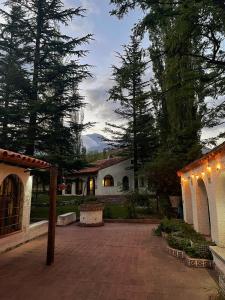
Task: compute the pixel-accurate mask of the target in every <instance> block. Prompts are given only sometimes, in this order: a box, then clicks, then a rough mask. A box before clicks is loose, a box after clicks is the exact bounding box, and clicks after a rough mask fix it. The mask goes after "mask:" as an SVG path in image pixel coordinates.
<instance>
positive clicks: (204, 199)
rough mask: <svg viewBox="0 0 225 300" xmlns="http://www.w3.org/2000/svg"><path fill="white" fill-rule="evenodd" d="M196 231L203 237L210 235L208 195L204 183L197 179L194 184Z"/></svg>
mask: <svg viewBox="0 0 225 300" xmlns="http://www.w3.org/2000/svg"><path fill="white" fill-rule="evenodd" d="M196 209H197V224H198V225H197V230H198V232H200V233H202V234H204V235H208V236H210V235H211V224H210V212H209V202H208V195H207V190H206V186H205V183H204V181H203V180H202V179H201V178H199V179H198V180H197V183H196Z"/></svg>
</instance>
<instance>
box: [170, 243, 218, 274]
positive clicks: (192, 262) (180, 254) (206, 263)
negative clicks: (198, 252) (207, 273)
mask: <svg viewBox="0 0 225 300" xmlns="http://www.w3.org/2000/svg"><path fill="white" fill-rule="evenodd" d="M167 252H168V253H169V254H170V255H172V256H174V257H176V258H179V259H181V260H183V262H184V263H185V265H186V266H187V267H189V268H207V269H212V268H213V267H214V263H213V260H209V259H202V258H192V257H190V256H188V255H187V254H186V253H185V252H184V251H181V250H178V249H174V248H171V247H169V246H167Z"/></svg>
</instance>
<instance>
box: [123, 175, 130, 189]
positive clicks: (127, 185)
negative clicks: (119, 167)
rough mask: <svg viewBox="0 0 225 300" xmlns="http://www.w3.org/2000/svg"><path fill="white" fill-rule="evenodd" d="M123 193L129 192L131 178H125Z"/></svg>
mask: <svg viewBox="0 0 225 300" xmlns="http://www.w3.org/2000/svg"><path fill="white" fill-rule="evenodd" d="M123 191H129V178H128V176H124V177H123Z"/></svg>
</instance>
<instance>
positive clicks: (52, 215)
mask: <svg viewBox="0 0 225 300" xmlns="http://www.w3.org/2000/svg"><path fill="white" fill-rule="evenodd" d="M57 174H58V170H57V168H56V167H55V166H51V167H50V188H49V219H48V222H49V223H48V246H47V261H46V264H47V265H48V266H50V265H51V264H52V263H53V262H54V253H55V226H56V192H57Z"/></svg>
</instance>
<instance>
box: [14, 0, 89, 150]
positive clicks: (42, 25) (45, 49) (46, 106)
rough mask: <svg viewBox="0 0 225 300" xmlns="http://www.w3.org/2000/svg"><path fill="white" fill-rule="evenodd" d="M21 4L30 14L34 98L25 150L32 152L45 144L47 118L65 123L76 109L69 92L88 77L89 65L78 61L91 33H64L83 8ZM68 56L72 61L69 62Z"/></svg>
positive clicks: (39, 0) (37, 0)
mask: <svg viewBox="0 0 225 300" xmlns="http://www.w3.org/2000/svg"><path fill="white" fill-rule="evenodd" d="M18 3H20V5H21V7H23V9H24V10H25V11H26V14H27V16H29V33H30V34H29V35H28V36H27V39H29V40H30V44H31V47H32V52H31V53H30V57H29V59H30V60H29V62H28V63H29V65H30V91H31V97H30V100H29V126H28V132H27V145H26V153H27V154H29V155H33V154H34V152H35V151H39V149H38V147H37V146H38V144H39V145H40V144H41V143H42V140H41V139H42V130H43V128H45V126H46V124H47V120H50V119H51V121H50V124H51V125H52V122H53V123H54V124H55V122H56V117H55V116H54V114H55V113H56V114H57V116H58V120H57V124H59V123H61V126H63V122H62V119H63V118H64V117H66V116H67V115H68V113H69V112H70V111H71V110H72V108H73V109H74V103H75V101H74V99H75V98H74V96H71V95H70V89H72V84H74V81H76V84H78V83H79V82H80V81H81V80H83V79H84V78H85V77H86V76H88V71H87V66H86V65H83V66H82V65H80V64H79V60H77V58H79V57H82V56H84V55H85V54H86V52H85V51H83V50H80V49H78V47H80V46H81V45H83V44H84V43H87V42H88V41H89V39H90V37H91V35H87V36H84V37H81V38H72V37H70V36H68V35H66V34H63V33H62V32H61V28H60V26H62V25H63V26H67V25H68V24H69V22H70V21H71V20H72V19H73V18H74V17H80V16H82V14H83V12H84V10H83V9H82V8H68V9H65V8H64V4H63V2H62V1H60V0H55V1H50V0H29V1H25V0H23V1H18ZM69 57H72V58H73V60H69V62H68V58H69ZM74 58H75V59H76V60H75V59H74ZM70 74H72V75H70ZM77 93H78V92H77ZM76 97H77V95H76ZM64 130H66V128H64ZM61 133H62V132H61ZM57 142H59V140H57ZM55 144H56V143H55Z"/></svg>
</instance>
